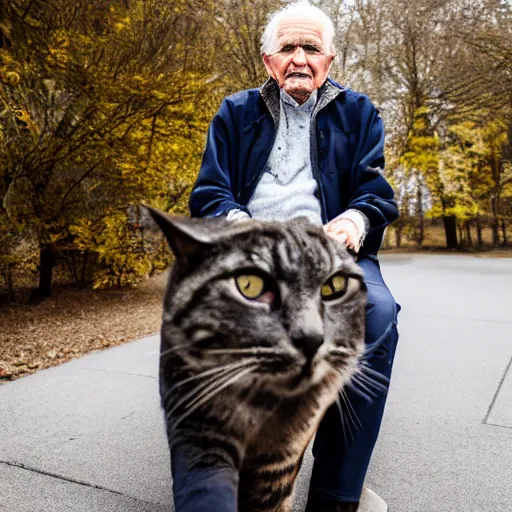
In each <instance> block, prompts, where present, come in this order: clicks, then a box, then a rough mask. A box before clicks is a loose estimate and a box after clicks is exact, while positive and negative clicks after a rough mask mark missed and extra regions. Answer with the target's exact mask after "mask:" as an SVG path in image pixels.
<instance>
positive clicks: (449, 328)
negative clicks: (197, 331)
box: [0, 255, 512, 512]
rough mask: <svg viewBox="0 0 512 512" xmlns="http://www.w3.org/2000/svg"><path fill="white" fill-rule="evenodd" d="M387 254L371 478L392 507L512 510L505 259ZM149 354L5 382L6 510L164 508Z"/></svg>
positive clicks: (0, 408) (2, 489) (164, 476)
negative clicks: (395, 317)
mask: <svg viewBox="0 0 512 512" xmlns="http://www.w3.org/2000/svg"><path fill="white" fill-rule="evenodd" d="M382 262H383V273H384V275H385V278H386V280H387V282H388V284H389V286H390V288H391V290H392V291H393V293H394V295H395V297H396V299H397V301H398V302H400V303H401V304H402V306H403V308H404V309H403V311H402V313H401V317H400V333H401V340H400V346H399V350H398V354H397V359H396V363H395V374H394V378H393V382H392V388H391V392H390V396H389V400H388V406H387V412H386V417H385V421H384V425H383V428H382V432H381V436H380V438H379V442H378V445H377V448H376V451H375V453H374V457H373V459H372V465H371V469H370V472H369V475H368V479H367V481H368V485H369V486H370V487H371V488H372V489H374V490H375V491H377V492H378V493H379V494H380V495H381V496H382V497H383V498H384V499H386V501H388V503H389V505H390V512H510V511H512V369H511V361H512V335H511V332H510V330H511V327H512V317H511V313H510V311H511V309H512V260H509V259H485V258H476V257H470V256H405V255H390V256H386V255H385V256H383V257H382ZM157 363H158V336H151V337H148V338H144V339H142V340H138V341H135V342H133V343H129V344H126V345H123V346H121V347H116V348H113V349H110V350H106V351H104V352H99V353H95V354H92V355H89V356H87V357H84V358H82V359H79V360H76V361H73V362H71V363H68V364H65V365H63V366H60V367H58V368H52V369H49V370H45V371H41V372H39V373H37V374H35V375H33V376H30V377H25V378H23V379H20V380H18V381H15V382H13V383H9V384H5V385H2V386H0V511H2V512H43V511H45V512H46V511H48V510H49V511H55V512H59V511H78V512H82V511H83V512H85V511H87V512H96V511H98V512H110V511H115V512H131V511H134V512H135V511H138V512H146V511H148V512H164V511H165V512H169V511H171V510H172V508H171V505H170V503H171V493H170V470H169V460H168V453H167V446H166V441H165V436H164V429H163V420H162V416H161V412H160V410H159V404H158V389H157V380H156V372H157ZM310 467H311V457H310V456H308V457H307V458H306V461H305V464H304V467H303V470H302V472H301V474H300V480H299V484H298V486H297V490H296V505H295V511H296V512H300V511H301V510H303V505H304V500H305V496H306V494H307V485H308V484H307V481H308V474H309V471H310Z"/></svg>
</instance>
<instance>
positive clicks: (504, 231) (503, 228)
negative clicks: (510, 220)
mask: <svg viewBox="0 0 512 512" xmlns="http://www.w3.org/2000/svg"><path fill="white" fill-rule="evenodd" d="M501 235H502V236H503V245H504V246H506V245H508V237H507V223H506V221H505V219H503V220H502V221H501Z"/></svg>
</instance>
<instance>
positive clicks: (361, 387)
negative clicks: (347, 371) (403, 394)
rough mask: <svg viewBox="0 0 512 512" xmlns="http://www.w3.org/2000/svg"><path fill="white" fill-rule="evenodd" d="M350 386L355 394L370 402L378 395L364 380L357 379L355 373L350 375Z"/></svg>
mask: <svg viewBox="0 0 512 512" xmlns="http://www.w3.org/2000/svg"><path fill="white" fill-rule="evenodd" d="M350 386H351V388H352V389H353V390H354V391H355V392H356V393H357V394H359V395H361V396H362V397H363V398H365V399H366V400H367V401H370V402H371V401H373V400H374V399H375V398H377V396H378V395H377V392H376V391H375V390H374V389H371V388H370V387H369V386H367V385H366V384H365V382H364V381H362V380H360V379H358V378H357V376H356V375H353V376H352V380H351V382H350ZM362 391H364V392H362Z"/></svg>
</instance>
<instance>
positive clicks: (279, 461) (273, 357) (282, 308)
mask: <svg viewBox="0 0 512 512" xmlns="http://www.w3.org/2000/svg"><path fill="white" fill-rule="evenodd" d="M149 210H150V213H151V215H152V217H153V219H154V220H155V221H156V223H157V224H158V225H159V227H160V228H161V230H162V231H163V233H164V235H165V236H166V238H167V240H168V242H169V245H170V246H171V249H172V250H173V252H174V254H175V256H176V262H175V264H174V267H173V269H172V271H171V274H170V278H169V284H168V288H167V291H166V294H165V299H164V312H163V322H162V330H161V335H162V336H161V340H162V341H161V354H160V394H161V401H162V407H163V410H164V412H165V419H166V424H167V433H168V438H169V444H170V446H171V448H172V447H173V446H174V445H175V444H176V443H181V444H182V445H184V446H186V447H187V450H188V453H189V460H190V465H191V468H192V467H195V466H197V467H205V466H210V467H218V468H219V469H220V468H226V467H228V468H235V469H236V470H237V472H238V475H239V488H238V508H239V511H240V512H287V511H289V510H290V507H291V496H292V490H293V485H294V482H295V478H296V476H297V473H298V471H299V469H300V464H301V461H302V457H303V454H304V451H305V449H306V447H307V445H308V443H309V441H310V440H311V438H312V437H313V435H314V433H315V430H316V428H317V426H318V424H319V422H320V420H321V418H322V416H323V415H324V413H325V411H326V410H327V408H328V407H329V406H331V405H332V404H333V403H335V402H338V403H339V397H340V395H339V393H340V390H341V389H342V388H343V386H344V385H346V384H347V383H348V382H349V380H350V379H351V377H352V376H353V375H354V374H355V373H357V372H358V371H360V358H361V356H362V355H363V352H364V341H363V340H364V306H365V302H366V289H365V285H364V282H363V278H362V273H361V270H360V269H359V267H358V266H357V265H356V264H355V263H354V261H353V258H352V257H351V256H350V255H349V254H348V253H347V251H346V250H345V248H344V246H343V245H342V244H339V243H338V242H336V241H334V240H332V239H329V238H328V237H327V236H326V235H325V234H324V232H323V230H322V228H320V227H316V226H313V225H311V224H309V223H308V222H307V221H305V220H302V219H298V220H293V221H289V222H283V223H278V222H275V223H267V222H257V221H253V220H250V221H246V222H238V223H232V222H228V221H225V220H221V219H202V220H198V219H184V218H176V217H170V216H168V215H166V214H163V213H161V212H159V211H157V210H154V209H149ZM178 512H179V511H178Z"/></svg>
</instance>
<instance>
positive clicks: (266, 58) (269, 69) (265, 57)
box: [262, 53, 277, 80]
mask: <svg viewBox="0 0 512 512" xmlns="http://www.w3.org/2000/svg"><path fill="white" fill-rule="evenodd" d="M262 58H263V64H265V69H266V70H267V73H268V76H270V77H271V78H273V79H274V80H277V78H276V74H275V73H274V70H273V69H272V66H271V64H270V57H269V56H268V55H267V54H266V53H264V54H263V55H262Z"/></svg>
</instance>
